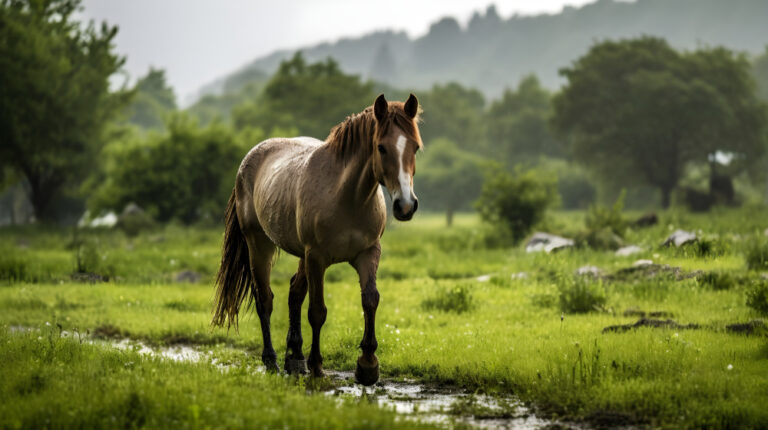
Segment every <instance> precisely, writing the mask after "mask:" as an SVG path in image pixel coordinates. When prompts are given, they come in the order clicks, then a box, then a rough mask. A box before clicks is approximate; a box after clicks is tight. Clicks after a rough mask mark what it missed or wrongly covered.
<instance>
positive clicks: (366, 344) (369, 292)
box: [352, 243, 381, 385]
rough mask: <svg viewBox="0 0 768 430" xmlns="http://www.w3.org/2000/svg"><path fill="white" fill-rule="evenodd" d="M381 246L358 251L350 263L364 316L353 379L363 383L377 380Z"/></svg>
mask: <svg viewBox="0 0 768 430" xmlns="http://www.w3.org/2000/svg"><path fill="white" fill-rule="evenodd" d="M380 257H381V246H380V245H379V243H376V245H374V246H372V247H371V248H368V249H367V250H365V251H363V252H361V253H360V255H358V256H357V258H356V259H355V261H354V262H353V263H352V265H353V266H354V268H355V270H357V274H358V276H359V277H360V292H361V299H362V304H363V314H364V318H365V331H364V333H363V340H362V341H361V342H360V349H361V350H362V354H361V355H360V357H359V358H358V359H357V367H356V368H355V379H356V380H357V382H359V383H361V384H363V385H373V384H375V383H376V381H378V380H379V360H378V358H377V357H376V354H375V352H376V348H378V346H379V344H378V342H377V341H376V308H378V306H379V290H377V289H376V271H377V270H378V267H379V258H380Z"/></svg>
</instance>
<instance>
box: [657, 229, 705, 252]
mask: <svg viewBox="0 0 768 430" xmlns="http://www.w3.org/2000/svg"><path fill="white" fill-rule="evenodd" d="M697 239H698V237H696V233H693V232H690V231H685V230H680V229H677V230H675V231H674V232H672V234H670V235H669V237H668V238H667V240H665V241H664V243H662V244H661V246H670V245H675V246H676V247H678V248H679V247H681V246H683V245H685V244H687V243H691V242H695V241H696V240H697Z"/></svg>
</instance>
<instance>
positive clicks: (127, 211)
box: [120, 202, 144, 216]
mask: <svg viewBox="0 0 768 430" xmlns="http://www.w3.org/2000/svg"><path fill="white" fill-rule="evenodd" d="M126 215H144V209H142V208H141V206H139V205H137V204H136V203H133V202H131V203H128V204H127V205H125V207H124V208H123V213H122V214H120V216H126Z"/></svg>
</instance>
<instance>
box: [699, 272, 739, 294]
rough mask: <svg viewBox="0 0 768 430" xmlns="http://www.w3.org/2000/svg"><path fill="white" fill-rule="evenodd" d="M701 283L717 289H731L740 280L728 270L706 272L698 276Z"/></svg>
mask: <svg viewBox="0 0 768 430" xmlns="http://www.w3.org/2000/svg"><path fill="white" fill-rule="evenodd" d="M696 281H698V283H699V285H701V286H704V287H708V288H711V289H713V290H715V291H720V290H730V289H731V288H732V287H733V286H734V285H736V283H737V282H738V280H737V279H736V277H735V276H733V275H732V274H730V273H728V272H706V273H703V274H701V275H699V276H698V277H697V278H696Z"/></svg>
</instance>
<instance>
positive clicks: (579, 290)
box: [558, 276, 607, 314]
mask: <svg viewBox="0 0 768 430" xmlns="http://www.w3.org/2000/svg"><path fill="white" fill-rule="evenodd" d="M558 288H559V290H560V310H561V311H563V312H567V313H578V314H581V313H587V312H592V311H601V310H603V309H604V306H605V302H606V301H607V297H606V295H605V290H604V289H603V285H602V282H600V281H598V280H594V279H590V277H587V276H575V277H569V278H564V279H561V281H560V284H559V285H558Z"/></svg>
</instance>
